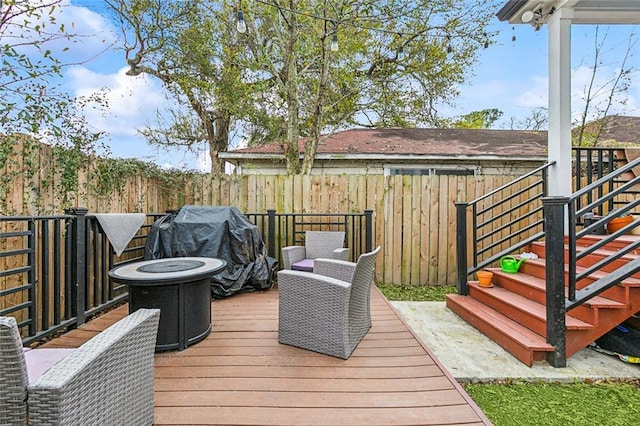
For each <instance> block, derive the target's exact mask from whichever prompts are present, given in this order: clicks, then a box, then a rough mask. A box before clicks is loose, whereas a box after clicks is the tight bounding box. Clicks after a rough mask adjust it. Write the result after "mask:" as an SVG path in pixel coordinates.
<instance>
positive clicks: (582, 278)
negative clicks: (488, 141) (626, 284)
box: [543, 158, 640, 367]
mask: <svg viewBox="0 0 640 426" xmlns="http://www.w3.org/2000/svg"><path fill="white" fill-rule="evenodd" d="M635 167H640V158H638V159H636V160H635V161H632V162H630V163H628V164H626V165H624V166H622V167H619V168H617V169H614V170H613V171H612V172H610V173H609V174H607V175H606V176H603V177H601V178H600V179H598V180H596V181H593V182H592V183H590V184H588V185H587V186H585V187H583V188H581V189H579V190H578V191H576V192H574V193H573V194H572V195H571V196H569V197H546V198H545V199H544V200H543V205H544V217H545V231H546V244H545V251H546V252H545V258H546V283H547V342H548V343H550V344H551V345H553V346H554V347H555V350H554V352H553V353H551V354H550V355H549V358H548V359H547V360H548V361H549V363H550V364H551V365H553V366H556V367H563V366H564V365H566V324H565V314H566V312H568V311H570V310H571V309H574V308H576V307H578V306H580V305H582V304H584V303H585V302H587V301H588V300H590V299H592V298H593V297H595V296H597V295H598V294H600V293H602V292H603V291H605V290H607V289H609V288H611V287H613V286H615V285H617V284H618V283H620V282H621V281H622V280H624V279H625V278H628V277H630V276H631V275H633V274H635V273H636V272H638V271H640V259H634V260H631V261H628V262H624V265H623V266H620V267H614V268H611V267H609V268H608V266H609V265H612V264H613V263H614V262H616V261H619V260H620V259H622V258H623V257H624V256H625V255H626V254H628V253H630V252H632V251H635V250H637V249H638V248H639V247H640V240H638V239H630V240H629V241H628V242H627V244H626V245H624V244H623V243H621V239H620V238H619V237H620V236H621V235H623V234H626V233H628V232H629V231H630V230H632V229H633V228H635V227H636V226H639V225H640V221H632V222H631V223H629V224H628V225H626V226H624V227H623V228H622V229H620V230H618V231H615V232H613V233H610V234H608V235H603V236H602V237H601V238H599V239H597V241H596V242H593V243H589V244H588V243H586V242H584V240H581V238H583V237H585V236H587V235H589V234H593V233H600V230H602V229H604V227H605V225H606V223H608V222H609V221H610V220H611V219H613V218H615V217H619V216H623V215H628V214H631V213H636V212H638V206H640V198H639V197H638V196H637V188H638V185H640V176H635V177H633V178H631V179H629V178H628V177H625V178H622V177H623V176H629V172H631V171H632V170H633V169H634V168H635ZM631 176H634V174H633V173H631ZM612 207H613V208H612ZM594 212H602V213H603V214H601V215H594ZM565 215H566V216H565ZM586 216H589V220H585V217H586ZM579 227H582V228H581V229H580V230H578V228H579ZM567 228H568V229H567ZM565 234H566V238H565ZM565 240H566V244H567V247H566V251H567V262H566V264H567V268H568V270H566V271H565ZM613 241H616V243H617V244H618V246H619V247H618V249H617V250H614V251H607V253H610V254H609V255H608V256H606V257H605V258H603V259H602V260H601V261H599V262H597V263H595V264H593V265H591V266H585V267H580V266H579V265H580V263H581V260H582V259H584V258H586V256H588V255H589V254H591V253H593V252H595V251H596V250H598V249H601V248H603V247H605V246H606V245H607V244H610V243H612V242H613ZM598 271H604V272H606V273H605V274H602V278H599V279H594V278H593V277H594V274H595V273H596V272H598ZM565 274H566V278H565ZM565 282H566V284H565ZM565 285H567V286H568V291H567V295H566V297H565Z"/></svg>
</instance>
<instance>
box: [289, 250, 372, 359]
mask: <svg viewBox="0 0 640 426" xmlns="http://www.w3.org/2000/svg"><path fill="white" fill-rule="evenodd" d="M379 251H380V247H378V248H376V249H375V250H374V251H372V252H370V253H365V254H362V255H360V258H359V259H358V262H357V263H353V262H347V261H343V260H333V259H316V262H315V269H314V272H313V273H311V272H303V271H288V270H282V271H280V272H278V292H279V313H278V316H279V319H278V341H279V342H280V343H283V344H286V345H291V346H296V347H299V348H303V349H307V350H310V351H314V352H320V353H323V354H327V355H332V356H335V357H338V358H342V359H347V358H349V356H351V353H352V352H353V351H354V349H355V348H356V346H357V345H358V343H360V340H362V338H363V337H364V336H365V334H367V332H368V331H369V329H370V328H371V311H370V295H371V282H372V281H373V277H374V270H375V263H376V257H377V255H378V252H379Z"/></svg>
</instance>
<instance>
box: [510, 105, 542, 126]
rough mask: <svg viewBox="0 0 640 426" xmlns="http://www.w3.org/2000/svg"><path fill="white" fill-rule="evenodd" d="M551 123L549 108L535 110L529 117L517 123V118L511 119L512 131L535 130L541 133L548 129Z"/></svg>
mask: <svg viewBox="0 0 640 426" xmlns="http://www.w3.org/2000/svg"><path fill="white" fill-rule="evenodd" d="M548 123H549V110H548V108H544V107H538V108H534V109H533V110H532V111H531V114H529V115H528V116H527V117H525V118H524V119H522V120H520V121H516V119H515V117H511V126H510V128H511V130H516V129H518V130H533V131H536V132H537V131H540V130H543V129H544V128H546V127H547V125H548Z"/></svg>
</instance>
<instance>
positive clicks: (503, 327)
mask: <svg viewBox="0 0 640 426" xmlns="http://www.w3.org/2000/svg"><path fill="white" fill-rule="evenodd" d="M446 305H447V307H448V308H449V309H451V310H452V311H453V312H455V313H456V314H457V315H458V316H460V317H461V318H463V319H464V320H465V321H467V322H468V323H469V324H471V325H473V326H474V327H475V328H476V329H478V330H479V331H480V332H482V333H483V334H485V335H486V336H487V337H489V338H490V339H492V340H493V341H494V342H496V343H497V344H499V345H500V346H502V347H503V348H504V349H505V350H506V351H507V352H509V353H510V354H512V355H513V356H514V357H516V358H517V359H518V360H520V362H522V363H524V364H526V365H527V366H529V367H531V366H532V365H533V362H534V361H544V360H545V359H546V353H548V352H553V346H551V345H549V344H548V343H547V342H546V341H545V339H544V337H542V336H540V335H539V334H536V333H534V332H533V331H531V330H529V329H528V328H526V327H524V326H522V325H520V324H518V323H517V322H515V321H514V320H512V319H510V318H509V317H507V316H505V315H503V314H502V313H500V312H498V311H496V310H495V309H492V308H490V307H488V306H486V305H484V304H482V303H481V302H479V301H478V300H474V299H473V298H472V297H468V296H460V295H457V294H449V295H447V299H446Z"/></svg>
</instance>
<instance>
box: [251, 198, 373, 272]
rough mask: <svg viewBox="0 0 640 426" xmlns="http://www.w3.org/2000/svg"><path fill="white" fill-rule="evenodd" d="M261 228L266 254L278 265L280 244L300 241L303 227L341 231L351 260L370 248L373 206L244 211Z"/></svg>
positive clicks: (311, 229)
mask: <svg viewBox="0 0 640 426" xmlns="http://www.w3.org/2000/svg"><path fill="white" fill-rule="evenodd" d="M245 216H246V217H247V219H249V221H251V222H252V223H254V224H255V225H256V226H257V227H258V229H259V230H260V232H261V235H262V239H263V240H264V241H265V243H266V245H267V254H268V255H269V256H271V257H274V258H276V259H278V261H279V264H280V265H282V259H281V254H282V248H283V247H286V246H292V245H304V234H305V232H306V231H344V232H345V247H348V248H349V251H350V258H351V260H353V261H355V260H357V258H358V256H359V255H360V254H362V253H367V252H370V251H372V250H373V210H365V211H364V212H363V213H326V214H325V213H277V212H276V211H275V210H267V212H266V213H246V214H245Z"/></svg>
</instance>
